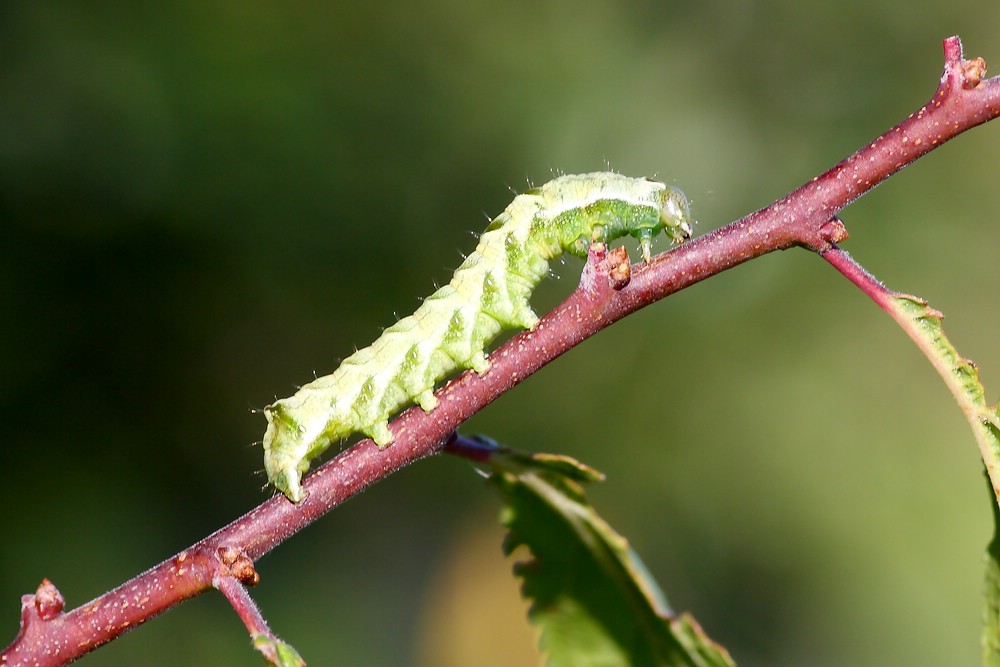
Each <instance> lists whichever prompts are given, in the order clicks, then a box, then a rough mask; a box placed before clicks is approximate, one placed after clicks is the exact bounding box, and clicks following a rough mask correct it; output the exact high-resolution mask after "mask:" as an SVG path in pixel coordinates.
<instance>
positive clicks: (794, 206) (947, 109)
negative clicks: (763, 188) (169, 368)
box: [0, 37, 1000, 667]
mask: <svg viewBox="0 0 1000 667" xmlns="http://www.w3.org/2000/svg"><path fill="white" fill-rule="evenodd" d="M944 54H945V69H944V74H943V75H942V77H941V81H940V85H939V86H938V89H937V91H936V92H935V93H934V96H933V97H932V98H931V100H930V101H929V102H928V103H927V104H925V105H924V106H922V107H921V108H920V109H918V110H917V111H916V112H914V113H913V114H911V115H910V116H909V117H908V118H907V119H906V120H904V121H903V122H901V123H900V124H899V125H896V126H895V127H893V128H892V129H890V130H889V131H888V132H886V133H885V134H883V135H881V136H880V137H878V138H877V139H875V140H874V141H872V142H871V143H870V144H868V145H867V146H865V147H863V148H862V149H861V150H859V151H858V152H856V153H854V154H853V155H851V156H850V157H848V158H847V159H845V160H843V161H842V162H840V163H839V164H837V165H836V166H835V167H833V168H832V169H830V170H829V171H828V172H826V173H825V174H822V175H821V176H817V177H816V178H814V179H812V180H811V181H809V182H808V183H806V184H805V185H803V186H802V187H800V188H798V189H797V190H795V191H794V192H792V193H791V194H789V195H787V196H785V197H782V198H781V199H779V200H778V201H776V202H774V203H773V204H771V205H770V206H768V207H766V208H763V209H761V210H759V211H756V212H755V213H751V214H750V215H748V216H746V217H744V218H741V219H740V220H737V221H736V222H733V223H731V224H729V225H727V226H726V227H723V228H722V229H719V230H717V231H715V232H712V233H709V234H706V235H705V236H702V237H700V238H697V239H694V240H693V241H690V242H688V243H685V244H684V245H682V246H680V247H678V248H675V249H674V250H672V251H670V252H668V253H664V254H662V255H660V256H658V257H656V258H655V259H654V260H653V261H652V263H651V264H650V265H649V266H639V267H633V270H632V275H631V282H630V284H629V285H628V287H627V288H625V289H616V288H617V287H620V283H619V284H612V283H613V281H612V280H609V279H608V276H609V273H612V272H613V273H615V274H616V275H619V274H620V271H613V269H616V267H617V268H618V269H620V266H618V265H617V264H616V263H615V262H609V260H608V258H607V257H606V256H605V255H604V254H603V253H598V252H595V253H592V255H591V258H590V260H589V261H588V263H587V267H586V269H585V271H584V278H583V280H582V281H581V285H580V287H579V288H578V289H577V290H576V291H575V292H574V293H573V294H572V295H570V297H569V298H568V299H567V300H566V301H565V302H563V303H562V304H561V305H560V306H559V307H558V308H556V309H555V310H553V311H552V312H551V313H549V314H548V315H547V316H546V317H544V318H543V319H542V321H541V322H540V323H539V325H538V327H537V328H536V329H535V330H533V331H527V332H524V333H522V334H520V335H518V336H516V337H515V338H513V339H511V340H510V341H509V342H508V343H506V344H505V345H503V346H502V347H501V348H500V349H498V350H497V351H496V352H495V353H494V354H492V355H491V357H490V359H491V362H492V368H491V370H490V372H489V373H487V374H485V375H484V376H482V377H479V376H477V375H476V374H475V373H471V372H468V373H465V374H463V375H460V376H459V377H458V378H456V379H455V380H454V381H452V382H451V383H449V384H448V385H447V386H446V387H445V388H443V389H442V390H441V391H439V392H438V397H439V398H440V405H439V406H438V407H437V408H436V409H435V410H434V411H433V412H431V413H429V414H428V413H424V412H423V411H422V410H420V409H418V408H413V409H410V410H408V411H406V412H404V413H403V414H402V415H401V416H400V417H399V418H398V419H397V420H396V421H394V422H393V424H392V425H391V427H392V429H393V432H394V433H395V436H396V441H395V443H394V444H393V445H392V446H391V447H388V448H386V449H385V450H379V449H378V448H377V447H375V446H374V445H373V444H372V442H371V441H370V440H366V441H363V442H361V443H359V444H358V445H356V446H354V447H352V448H350V449H348V450H346V451H344V452H343V453H341V454H340V455H339V456H337V457H336V458H334V459H333V460H331V461H329V462H328V463H326V464H325V465H323V466H321V467H320V468H319V469H317V470H316V472H315V473H314V474H312V475H310V476H309V477H307V478H306V480H305V484H304V486H305V489H306V490H307V491H308V492H309V497H308V498H307V499H306V500H304V501H303V502H302V503H300V504H299V505H293V504H292V503H290V502H289V501H288V500H286V499H285V498H284V497H283V496H280V495H279V496H276V497H273V498H271V499H270V500H268V501H266V502H264V503H263V504H261V505H260V506H258V507H257V508H256V509H254V510H252V511H251V512H249V513H248V514H246V515H245V516H243V517H241V518H239V519H237V520H236V521H234V522H233V523H231V524H229V525H228V526H226V527H225V528H222V529H221V530H219V531H218V532H216V533H214V534H213V535H210V536H209V537H207V538H205V539H204V540H202V541H201V542H199V543H197V544H195V545H194V546H192V547H190V548H189V549H187V550H185V551H184V552H182V553H180V554H178V555H176V556H174V557H172V558H170V559H169V560H167V561H164V562H163V563H161V564H159V565H157V566H156V567H154V568H152V569H150V570H148V571H147V572H145V573H143V574H141V575H139V576H137V577H135V578H134V579H132V580H131V581H128V582H126V583H125V584H123V585H121V586H120V587H118V588H116V589H114V590H112V591H110V592H108V593H106V594H104V595H102V596H101V597H99V598H97V599H95V600H93V601H91V602H88V603H87V604H85V605H83V606H82V607H78V608H77V609H74V610H72V611H69V612H63V611H62V603H61V597H60V596H59V594H58V591H57V590H56V589H55V587H54V586H52V585H51V584H49V583H48V582H43V584H42V586H40V588H39V591H38V592H37V593H36V594H35V595H25V596H24V597H22V601H21V602H22V612H21V630H20V632H19V634H18V635H17V637H16V638H15V639H14V642H13V643H12V644H11V645H10V646H8V647H7V649H5V651H4V652H3V653H2V654H0V667H3V666H6V665H36V666H38V667H43V666H52V665H61V664H65V663H66V662H69V661H71V660H73V659H74V658H77V657H79V656H81V655H82V654H84V653H87V652H88V651H91V650H93V649H94V648H96V647H97V646H100V645H101V644H104V643H105V642H108V641H110V640H112V639H114V638H115V637H117V636H118V635H120V634H122V633H124V632H126V631H127V630H130V629H132V628H134V627H136V626H137V625H140V624H141V623H143V622H145V621H148V620H149V619H150V618H152V617H153V616H155V615H156V614H158V613H160V612H162V611H164V610H166V609H168V608H170V607H172V606H174V605H176V604H178V603H179V602H181V601H183V600H186V599H187V598H190V597H193V596H195V595H198V594H199V593H202V592H204V591H205V590H207V589H209V588H211V587H212V586H213V581H214V582H216V583H218V582H219V581H222V580H223V579H225V578H228V577H234V578H237V579H239V580H241V581H243V582H244V583H251V584H252V583H254V579H255V575H256V573H253V574H252V575H251V574H248V572H247V568H248V567H249V571H250V572H252V571H253V567H252V561H253V560H256V559H257V558H259V557H260V556H262V555H264V554H266V553H267V552H268V551H270V550H271V549H273V548H274V547H275V546H277V545H278V544H280V543H281V542H283V541H284V540H286V539H287V538H289V537H290V536H292V535H294V534H295V533H296V532H298V531H299V530H302V528H304V527H305V526H307V525H308V524H309V523H311V522H312V521H313V520H315V519H316V518H318V517H320V516H322V515H323V514H325V513H326V512H328V511H329V510H331V509H332V508H334V507H336V506H337V505H339V504H340V503H342V502H343V501H345V500H346V499H348V498H350V497H351V496H353V495H355V494H357V493H358V492H360V491H361V490H363V489H364V488H365V487H367V486H368V485H370V484H372V483H374V482H376V481H378V480H380V479H383V478H384V477H387V476H388V475H390V474H391V473H393V472H395V471H396V470H398V469H400V468H401V467H403V466H406V465H409V464H410V463H413V462H414V461H417V460H419V459H421V458H424V457H426V456H429V455H432V454H436V453H437V452H439V451H440V450H441V448H442V444H443V443H444V442H445V440H446V439H447V437H448V436H449V434H450V433H452V432H453V431H454V429H456V428H457V427H458V426H459V425H460V424H461V423H462V422H464V421H465V420H466V419H468V418H469V417H470V416H472V415H473V414H475V413H476V412H477V411H479V410H481V409H482V408H483V407H484V406H486V405H487V404H489V403H490V402H491V401H493V400H494V399H496V398H497V397H498V396H500V395H501V394H502V393H503V392H505V391H507V390H508V389H510V388H511V387H513V386H515V385H516V384H518V383H519V382H520V381H521V380H523V379H524V378H525V377H527V376H528V375H530V374H531V373H534V372H535V371H536V370H538V369H539V368H541V367H542V366H544V365H545V364H547V363H549V362H550V361H552V360H553V359H555V358H556V357H558V356H559V355H561V354H562V353H564V352H566V351H567V350H569V349H570V348H572V347H573V346H575V345H577V344H578V343H580V342H581V341H582V340H584V339H586V338H588V337H590V336H592V335H593V334H594V333H596V332H598V331H600V330H601V329H603V328H605V327H607V326H608V325H610V324H612V323H613V322H615V321H617V320H619V319H621V318H622V317H624V316H626V315H628V314H629V313H632V312H634V311H636V310H638V309H639V308H643V307H644V306H647V305H649V304H650V303H653V302H654V301H657V300H659V299H661V298H663V297H665V296H667V295H669V294H672V293H674V292H677V291H678V290H681V289H684V288H685V287H688V286H689V285H692V284H694V283H696V282H699V281H701V280H704V279H705V278H707V277H709V276H712V275H715V274H717V273H720V272H722V271H725V270H726V269H728V268H731V267H733V266H735V265H737V264H741V263H743V262H745V261H747V260H749V259H753V258H755V257H758V256H760V255H763V254H765V253H769V252H772V251H774V250H784V249H786V248H790V247H793V246H803V247H807V248H810V249H812V250H814V251H817V252H821V253H822V252H824V251H825V250H826V249H828V248H829V247H830V243H831V242H836V241H838V240H841V239H843V238H846V232H845V231H844V228H843V225H842V224H840V222H839V221H838V220H837V219H836V218H835V216H836V214H837V212H838V211H840V210H841V209H842V208H844V207H845V206H847V205H848V204H849V203H850V202H852V201H853V200H854V199H856V198H857V197H859V196H861V195H862V194H864V193H865V192H867V191H869V190H871V189H872V188H874V187H875V186H876V185H878V184H879V183H880V182H881V181H883V180H884V179H886V178H888V177H889V176H891V175H892V174H894V173H895V172H897V171H899V170H900V169H902V168H903V167H905V166H906V165H908V164H910V163H911V162H913V161H914V160H916V159H917V158H919V157H920V156H922V155H924V154H925V153H928V152H930V151H931V150H933V149H934V148H936V147H938V146H940V145H941V144H943V143H944V142H946V141H948V140H949V139H951V138H953V137H955V136H956V135H958V134H960V133H962V132H964V131H965V130H968V129H970V128H972V127H975V126H976V125H979V124H981V123H984V122H986V121H988V120H990V119H992V118H994V117H996V116H997V115H1000V82H998V80H997V78H993V79H989V80H982V76H983V73H984V71H985V64H984V63H983V61H982V60H981V59H975V60H964V59H963V58H962V46H961V42H960V41H959V39H958V38H957V37H950V38H948V39H946V40H944ZM619 280H620V275H619ZM233 554H238V557H237V558H236V559H235V560H233V559H232V558H229V556H232V555H233ZM246 559H249V560H246ZM248 563H249V565H248ZM234 565H239V566H240V567H241V568H242V569H241V571H240V572H235V571H234V570H233V567H234ZM228 592H229V593H230V595H231V596H232V591H228Z"/></svg>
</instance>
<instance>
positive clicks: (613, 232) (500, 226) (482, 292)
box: [264, 172, 691, 502]
mask: <svg viewBox="0 0 1000 667" xmlns="http://www.w3.org/2000/svg"><path fill="white" fill-rule="evenodd" d="M661 231H662V232H664V233H665V234H666V235H667V236H668V237H669V238H670V239H671V240H672V241H674V242H675V243H680V242H682V241H684V240H686V239H688V238H689V237H690V236H691V226H690V213H689V208H688V202H687V199H686V198H685V196H684V193H682V192H681V191H680V190H678V189H677V188H675V187H672V186H669V185H665V184H663V183H660V182H657V181H652V180H649V179H645V178H630V177H628V176H623V175H621V174H616V173H614V172H596V173H591V174H575V175H566V176H560V177H558V178H556V179H553V180H551V181H549V182H548V183H546V184H545V185H542V186H540V187H537V188H533V189H531V190H529V191H528V192H525V193H524V194H520V195H517V196H516V197H515V198H514V201H512V202H511V203H510V205H509V206H507V208H506V209H504V211H503V213H501V214H500V215H498V216H497V217H496V218H494V219H493V220H492V221H491V222H490V224H489V226H487V228H486V231H485V232H483V234H482V235H481V236H480V237H479V243H478V245H477V246H476V249H475V251H473V252H472V253H471V254H469V256H468V257H466V258H465V261H463V262H462V264H461V266H459V267H458V269H456V271H455V275H454V276H453V277H452V279H451V282H449V283H448V284H447V285H444V286H443V287H440V288H439V289H437V291H435V292H434V293H433V294H431V295H430V296H429V297H427V298H426V299H424V301H423V303H422V304H421V305H420V306H419V307H418V308H417V310H416V311H415V312H414V313H413V314H412V315H410V316H408V317H404V318H403V319H401V320H398V321H397V322H396V323H395V324H393V325H392V326H390V327H389V328H387V329H385V331H383V332H382V335H381V336H380V337H379V338H378V339H377V340H376V341H375V342H374V343H372V344H371V345H370V346H369V347H366V348H364V349H361V350H358V351H357V352H355V353H354V354H352V355H351V356H349V357H347V358H346V359H344V361H343V363H341V365H340V367H339V368H338V369H337V370H336V371H334V372H333V373H332V374H330V375H326V376H323V377H320V378H317V379H315V380H313V381H312V382H310V383H308V384H306V385H303V386H302V387H301V388H300V389H299V390H298V391H297V392H296V393H295V394H294V395H293V396H290V397H289V398H283V399H281V400H279V401H275V402H274V403H272V404H271V405H269V406H267V407H266V408H264V415H265V416H266V417H267V422H268V424H267V431H266V432H265V433H264V470H265V471H266V472H267V477H268V481H270V483H271V484H273V485H274V486H275V488H277V489H278V490H279V491H281V492H282V493H284V494H285V495H286V496H287V497H288V498H289V499H290V500H292V501H293V502H299V501H301V500H302V499H303V498H304V492H303V490H302V486H301V477H302V474H303V473H305V472H306V471H307V470H308V469H309V466H310V464H311V462H312V461H313V459H315V458H316V457H317V456H319V455H320V454H321V453H322V452H323V451H325V450H326V449H327V448H328V447H329V446H330V445H331V444H332V443H334V442H336V441H338V440H341V439H343V438H346V437H348V436H350V435H351V434H353V433H361V434H364V435H366V436H368V437H370V438H371V439H372V440H374V441H375V443H376V444H377V445H378V446H379V447H386V446H388V445H389V444H391V443H392V433H391V432H390V430H389V427H388V420H389V417H391V416H392V415H394V414H395V413H396V412H398V411H399V410H400V409H402V408H404V407H406V406H408V405H410V404H412V403H417V404H418V405H420V407H421V408H423V409H424V410H425V411H427V412H430V411H431V410H433V409H434V408H435V407H436V406H437V399H436V398H435V397H434V393H433V392H434V386H435V384H436V383H437V382H439V381H440V380H442V379H444V378H446V377H448V376H450V375H451V374H453V373H455V372H456V371H461V370H465V369H467V368H471V369H473V370H474V371H475V372H476V373H479V374H480V375H482V374H483V373H485V372H486V371H488V370H489V367H490V365H489V360H488V359H487V358H486V352H485V350H486V346H487V345H489V343H490V342H491V341H492V340H493V339H494V338H496V337H497V335H498V334H499V333H500V332H501V331H502V330H504V329H530V328H533V327H534V326H535V324H536V323H537V322H538V316H537V315H536V314H535V312H534V311H533V310H532V309H531V306H530V304H529V303H528V299H529V298H530V297H531V293H532V292H533V291H534V289H535V286H536V285H537V284H538V283H539V281H541V279H542V278H544V277H545V276H546V275H547V274H548V272H549V262H550V261H552V260H553V259H556V258H557V257H559V256H560V255H562V254H563V253H564V252H566V253H570V254H573V255H577V256H580V257H586V255H587V249H588V248H589V246H590V244H591V243H593V242H595V241H602V242H609V241H612V240H614V239H617V238H620V237H623V236H631V237H634V238H636V239H638V240H639V244H640V250H641V252H642V256H643V259H645V260H646V261H648V260H649V254H650V244H651V242H652V239H653V237H654V236H655V235H657V234H659V233H660V232H661Z"/></svg>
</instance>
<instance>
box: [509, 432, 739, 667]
mask: <svg viewBox="0 0 1000 667" xmlns="http://www.w3.org/2000/svg"><path fill="white" fill-rule="evenodd" d="M490 462H491V464H492V465H493V466H494V469H495V470H496V472H495V473H494V474H493V475H492V476H491V477H490V481H491V482H492V484H493V485H494V486H495V487H496V488H497V489H498V490H499V491H500V493H501V495H502V496H503V498H504V501H505V504H504V509H503V511H502V514H501V520H502V522H503V524H504V525H505V526H506V527H507V529H508V531H509V533H508V536H507V540H506V541H505V544H504V550H505V552H506V553H507V554H510V553H512V552H514V551H515V550H516V549H517V548H518V547H520V546H522V545H523V546H526V547H527V548H528V549H529V550H530V552H531V557H530V559H528V560H525V561H521V562H519V563H517V564H516V565H515V572H516V573H517V574H518V575H519V576H520V577H522V579H523V586H522V594H523V595H524V596H525V597H526V598H528V599H530V600H531V601H532V606H531V609H530V611H529V612H528V617H529V619H530V620H531V622H532V623H534V624H535V625H537V626H538V627H539V628H540V629H541V648H542V650H543V651H544V653H545V656H546V664H547V665H548V666H549V667H597V666H600V667H618V666H620V667H643V666H646V665H649V666H652V665H657V666H673V665H686V666H697V667H724V666H730V667H731V666H732V665H733V664H734V663H733V662H732V660H731V659H730V657H729V654H728V653H727V652H726V650H725V649H724V648H722V647H721V646H719V645H717V644H715V643H714V642H712V641H711V640H710V639H708V637H706V636H705V634H704V633H703V632H702V630H701V628H700V627H699V626H698V624H697V623H696V622H695V621H694V619H693V618H691V617H690V616H688V615H686V614H683V615H680V616H676V615H675V614H674V613H673V612H672V611H671V610H670V607H669V606H668V605H667V601H666V598H665V597H664V595H663V593H662V592H661V591H660V589H659V587H658V586H657V585H656V583H655V582H654V581H653V579H652V577H650V575H649V573H648V572H647V570H646V568H645V566H644V565H643V564H642V562H641V561H640V560H639V557H638V555H637V554H636V553H635V552H634V551H633V550H632V549H631V548H630V547H629V545H628V542H627V541H626V540H625V538H623V537H622V536H620V535H619V534H618V533H616V532H615V531H614V530H613V529H612V528H611V526H609V525H608V524H607V523H606V522H605V521H604V520H603V519H601V517H600V516H598V514H597V512H595V511H594V509H593V508H592V507H591V506H590V505H589V504H588V503H587V500H586V496H585V494H584V491H583V487H582V486H581V485H580V484H579V483H578V482H579V481H592V480H595V479H600V473H598V472H596V471H594V470H593V469H592V468H588V467H586V466H583V465H581V464H580V463H577V462H576V461H574V460H573V459H570V458H568V457H563V456H552V455H537V456H528V455H525V454H517V453H513V452H509V451H507V452H503V453H497V454H495V455H493V456H492V457H491V458H490Z"/></svg>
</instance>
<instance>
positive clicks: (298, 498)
mask: <svg viewBox="0 0 1000 667" xmlns="http://www.w3.org/2000/svg"><path fill="white" fill-rule="evenodd" d="M268 477H269V479H270V482H271V484H272V485H273V486H274V488H276V489H277V490H278V491H281V492H282V493H283V494H284V495H285V497H286V498H288V499H289V500H291V501H292V502H293V503H296V504H298V503H300V502H302V501H303V500H305V499H306V497H307V496H308V495H309V494H308V493H306V492H305V490H304V489H303V488H302V474H301V473H300V472H299V471H298V470H295V469H294V468H291V469H286V470H282V471H280V472H278V473H277V474H276V475H274V476H273V477H271V476H270V473H268Z"/></svg>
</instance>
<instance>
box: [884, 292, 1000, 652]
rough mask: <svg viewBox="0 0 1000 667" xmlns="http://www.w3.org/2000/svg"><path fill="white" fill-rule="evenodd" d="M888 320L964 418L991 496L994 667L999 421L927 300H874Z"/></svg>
mask: <svg viewBox="0 0 1000 667" xmlns="http://www.w3.org/2000/svg"><path fill="white" fill-rule="evenodd" d="M880 302H882V303H883V305H884V307H885V308H886V310H887V312H888V313H889V314H890V315H892V317H893V319H895V320H896V322H897V323H898V324H899V325H900V326H901V327H902V328H903V330H904V331H906V333H907V334H909V335H910V338H912V339H913V341H914V342H915V343H916V344H917V347H919V348H920V350H921V351H922V352H923V353H924V355H925V356H926V357H927V359H928V360H929V361H930V362H931V365H932V366H934V369H935V370H936V371H937V372H938V374H939V375H940V376H941V379H942V380H944V383H945V385H946V386H947V387H948V390H949V391H950V392H951V395H952V396H953V397H954V398H955V400H956V401H957V402H958V405H959V407H960V408H961V409H962V412H963V413H964V414H965V418H966V421H968V423H969V426H970V427H971V428H972V433H973V435H974V436H975V438H976V442H977V443H978V445H979V452H980V455H981V456H982V458H983V464H984V466H985V467H986V474H987V479H988V481H989V484H990V489H991V490H992V492H993V502H992V503H991V504H992V506H993V523H994V528H993V530H994V534H993V540H992V541H991V542H990V545H989V547H988V548H987V550H986V574H985V589H986V590H985V611H984V614H983V634H982V639H981V641H982V645H983V664H984V665H987V667H1000V505H998V503H1000V419H998V416H997V409H996V406H991V405H988V404H987V403H986V390H985V389H984V387H983V385H982V383H981V382H980V381H979V369H978V368H977V367H976V365H975V364H974V363H973V362H971V361H969V360H968V359H965V358H964V357H962V356H961V355H960V354H959V353H958V350H956V349H955V346H954V345H952V344H951V341H949V340H948V337H947V336H945V334H944V329H943V328H942V327H941V320H942V318H943V316H942V315H941V313H939V312H938V311H936V310H934V309H932V308H930V307H929V306H928V305H927V302H926V301H924V300H923V299H920V298H918V297H915V296H910V295H908V294H899V293H895V294H892V295H891V297H890V298H888V299H887V300H880Z"/></svg>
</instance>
